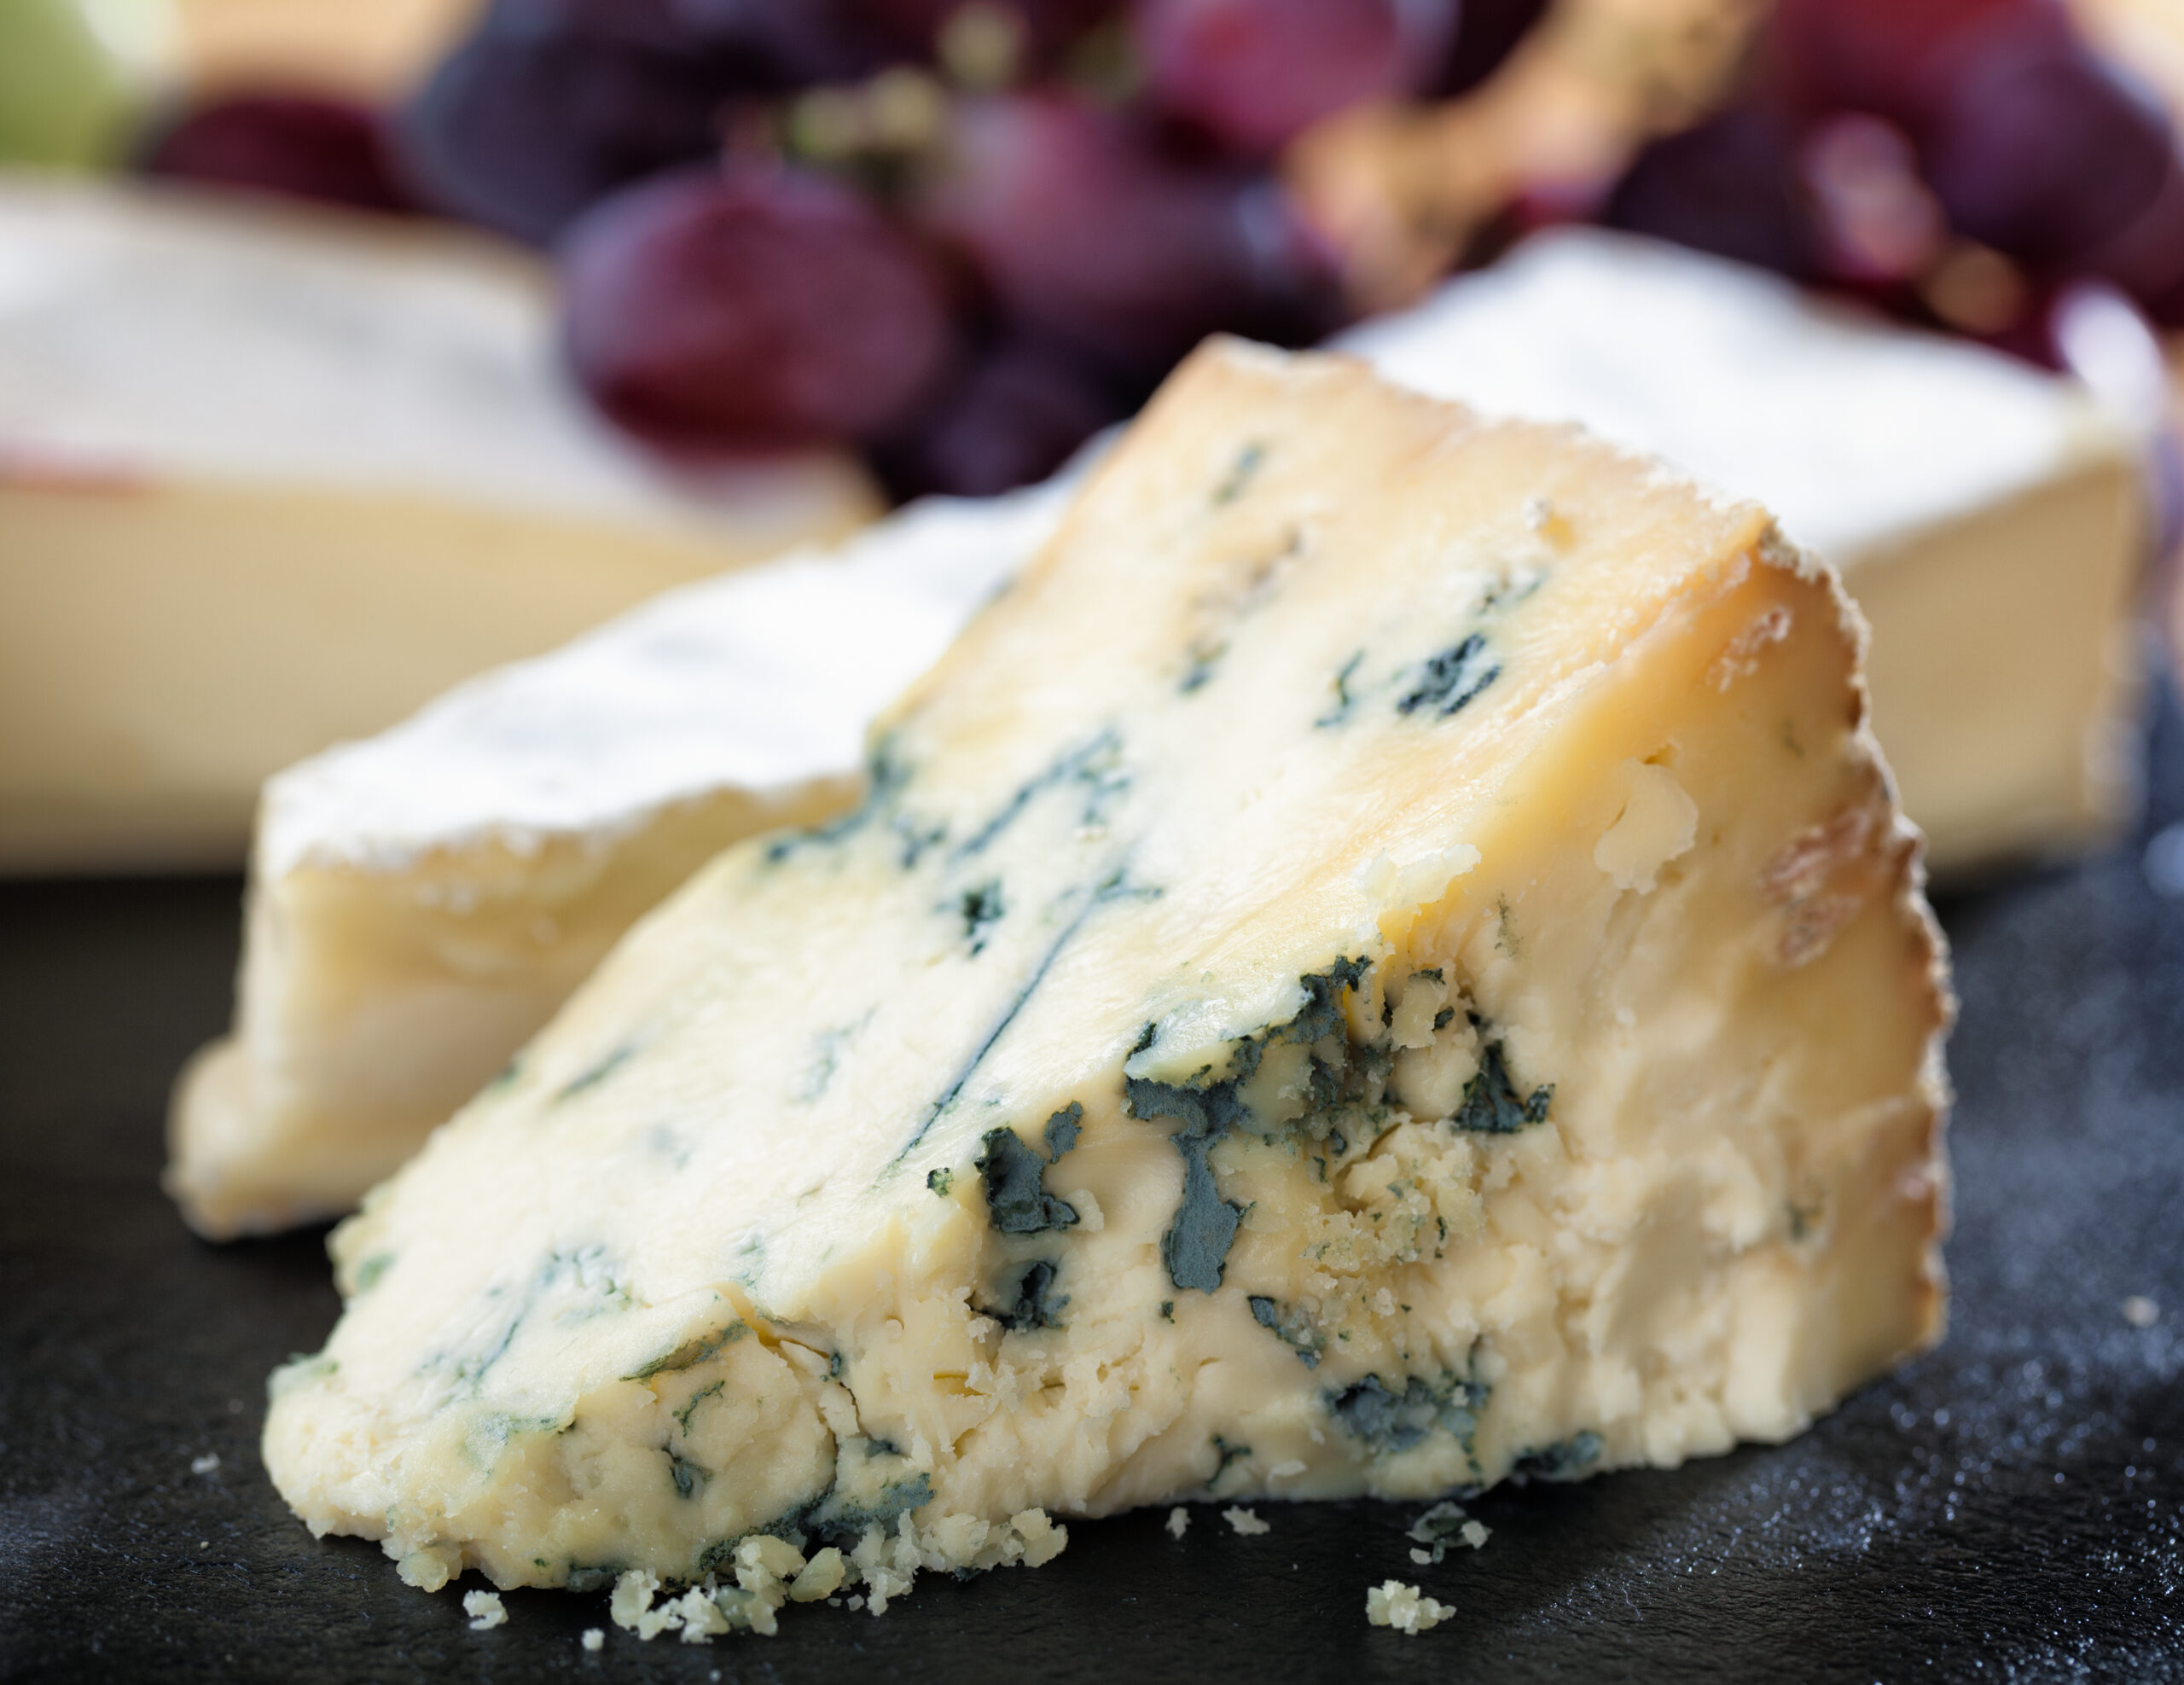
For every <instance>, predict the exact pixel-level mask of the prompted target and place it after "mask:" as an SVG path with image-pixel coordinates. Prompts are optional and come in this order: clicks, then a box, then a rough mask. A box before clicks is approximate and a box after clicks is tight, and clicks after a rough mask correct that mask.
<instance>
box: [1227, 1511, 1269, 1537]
mask: <svg viewBox="0 0 2184 1685" xmlns="http://www.w3.org/2000/svg"><path fill="white" fill-rule="evenodd" d="M1221 1519H1223V1520H1224V1521H1226V1522H1227V1523H1228V1524H1229V1525H1230V1526H1232V1527H1234V1529H1235V1530H1236V1531H1238V1532H1240V1533H1241V1534H1242V1535H1243V1536H1244V1537H1246V1538H1247V1539H1250V1538H1257V1537H1258V1536H1259V1535H1260V1534H1261V1533H1270V1532H1272V1531H1274V1527H1273V1525H1272V1524H1271V1523H1269V1522H1265V1521H1262V1520H1260V1519H1259V1518H1258V1512H1257V1511H1256V1510H1250V1509H1242V1508H1234V1509H1224V1510H1223V1511H1222V1512H1221Z"/></svg>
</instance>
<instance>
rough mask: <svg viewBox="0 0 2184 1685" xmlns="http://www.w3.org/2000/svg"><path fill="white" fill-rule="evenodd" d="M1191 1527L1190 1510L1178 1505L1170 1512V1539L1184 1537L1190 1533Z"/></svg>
mask: <svg viewBox="0 0 2184 1685" xmlns="http://www.w3.org/2000/svg"><path fill="white" fill-rule="evenodd" d="M1190 1525H1191V1513H1190V1511H1188V1509H1185V1508H1183V1507H1182V1505H1181V1504H1177V1505H1176V1507H1175V1508H1173V1509H1171V1510H1170V1511H1169V1512H1168V1537H1170V1538H1171V1539H1179V1538H1181V1537H1182V1536H1183V1535H1184V1534H1185V1533H1187V1532H1188V1531H1190Z"/></svg>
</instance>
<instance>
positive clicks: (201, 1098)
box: [167, 488, 1062, 1237]
mask: <svg viewBox="0 0 2184 1685" xmlns="http://www.w3.org/2000/svg"><path fill="white" fill-rule="evenodd" d="M1061 501H1062V493H1061V491H1060V489H1059V488H1051V489H1049V488H1042V489H1038V490H1034V491H1025V492H1019V493H1016V494H1014V496H1012V497H1007V498H1001V499H996V500H992V501H990V502H987V503H973V502H966V501H950V500H946V499H935V500H932V501H930V502H928V503H924V504H921V505H920V506H918V507H916V508H912V509H910V510H908V511H906V512H905V513H903V514H900V515H897V516H896V517H895V518H893V519H892V520H888V521H886V522H884V523H882V524H881V525H880V526H875V527H874V528H873V529H871V530H870V531H869V532H866V533H864V534H862V535H860V536H859V537H855V538H852V539H851V540H849V541H847V542H846V543H845V544H844V545H843V546H841V547H840V549H838V550H835V551H832V552H808V553H804V554H800V555H797V556H795V557H794V558H793V559H789V560H785V561H781V562H778V563H775V564H773V565H770V566H768V567H758V568H752V569H750V570H748V571H746V572H741V573H737V574H733V575H730V576H729V577H728V578H722V579H717V580H709V581H706V582H705V583H703V584H695V585H688V586H684V587H683V588H682V589H680V590H673V591H670V592H667V593H666V594H665V595H664V596H661V597H659V599H658V600H657V601H653V602H651V603H648V604H647V605H646V606H644V607H642V608H639V609H636V610H633V611H631V612H630V613H628V614H627V615H625V616H624V617H623V618H622V619H619V620H618V621H616V622H615V623H614V624H613V625H611V626H608V627H606V628H603V629H601V630H598V631H596V632H594V633H592V634H590V636H585V637H583V638H580V639H578V641H577V642H574V643H572V644H571V645H570V646H569V647H568V648H566V649H563V650H561V651H559V652H557V653H556V654H552V655H549V656H542V657H540V658H538V659H535V660H532V661H528V662H522V663H519V664H517V665H513V666H510V667H508V668H505V669H503V670H502V671H497V672H495V673H491V674H489V675H486V676H485V677H480V678H477V679H473V680H472V681H470V682H469V683H467V684H465V685H462V686H461V687H459V688H458V689H456V690H455V691H453V692H452V693H450V694H449V695H447V696H446V697H444V698H443V699H442V700H439V701H438V702H436V703H434V704H433V706H431V707H428V708H427V709H426V710H424V711H423V712H421V713H420V714H418V715H417V716H416V717H415V718H414V719H411V720H410V721H408V722H407V723H404V724H403V725H401V726H399V727H398V728H397V729H394V730H392V731H390V732H387V733H386V734H384V735H380V736H378V737H375V738H371V739H369V740H367V741H363V742H360V743H353V744H349V745H346V746H344V747H340V748H338V749H334V750H332V751H330V752H328V753H326V754H324V755H321V756H318V757H316V758H312V759H311V760H308V761H305V762H304V763H303V764H301V765H299V766H297V767H294V768H292V769H290V770H288V771H287V772H284V773H282V774H281V775H280V776H277V777H276V778H274V779H273V780H272V781H270V783H269V784H268V785H267V786H266V788H265V799H264V806H263V809H262V811H261V813H260V818H259V829H258V848H257V851H256V852H255V855H254V857H253V877H252V882H251V891H250V898H249V915H248V926H247V944H246V945H247V956H248V957H247V962H246V963H245V965H244V967H243V973H242V982H241V1009H240V1011H239V1012H238V1014H237V1030H236V1033H235V1036H234V1037H229V1038H224V1039H223V1040H222V1041H220V1042H218V1043H215V1044H214V1045H213V1046H212V1047H211V1048H209V1049H206V1051H205V1052H204V1053H203V1054H202V1055H200V1056H199V1058H198V1059H197V1060H195V1062H194V1063H193V1064H192V1066H190V1068H189V1071H188V1072H185V1074H184V1076H183V1080H182V1082H181V1084H179V1087H178V1090H177V1105H176V1110H175V1118H174V1124H173V1130H172V1135H173V1149H174V1150H173V1162H172V1165H171V1168H170V1169H169V1171H168V1174H167V1186H168V1188H169V1191H170V1192H171V1193H172V1194H175V1196H176V1197H177V1199H178V1200H181V1201H182V1204H183V1211H184V1212H185V1213H186V1214H187V1215H188V1217H189V1220H190V1222H191V1223H192V1224H193V1225H195V1227H196V1228H197V1229H199V1230H200V1232H202V1233H204V1234H207V1235H214V1236H219V1237H226V1236H230V1235H236V1234H241V1233H247V1232H253V1231H262V1230H264V1229H277V1228H282V1227H285V1226H288V1224H291V1223H301V1222H307V1221H309V1220H311V1219H312V1218H314V1217H324V1216H328V1215H330V1214H333V1213H337V1212H340V1211H346V1210H348V1209H349V1208H351V1206H354V1205H355V1204H356V1202H357V1199H358V1197H359V1196H360V1195H362V1194H363V1191H364V1190H365V1189H366V1188H369V1187H370V1186H371V1185H372V1184H373V1183H374V1182H378V1181H379V1180H380V1179H381V1178H382V1177H386V1176H387V1175H388V1174H390V1173H391V1172H392V1171H394V1170H395V1169H396V1168H397V1167H398V1165H400V1164H401V1163H402V1162H403V1161H404V1159H407V1158H408V1157H409V1156H410V1154H411V1153H414V1152H415V1151H416V1149H417V1148H418V1147H419V1146H420V1145H421V1144H422V1142H423V1141H424V1138H425V1136H426V1135H427V1133H428V1132H429V1131H430V1130H432V1129H433V1127H434V1126H435V1125H437V1124H439V1123H441V1122H443V1121H444V1120H445V1118H447V1116H448V1114H449V1113H451V1112H453V1111H454V1110H455V1109H456V1107H458V1106H460V1105H461V1104H462V1102H463V1101H465V1100H467V1099H468V1098H469V1097H470V1096H471V1095H473V1094H475V1093H476V1092H477V1091H478V1089H479V1088H480V1087H481V1086H482V1085H483V1084H485V1082H486V1081H487V1080H488V1079H490V1078H491V1077H492V1075H493V1073H494V1072H497V1071H498V1070H499V1069H500V1068H501V1067H502V1066H503V1065H505V1064H506V1063H507V1062H508V1057H509V1055H512V1054H513V1053H514V1051H515V1049H517V1048H518V1047H520V1046H521V1045H522V1043H524V1042H525V1041H526V1040H527V1039H528V1038H529V1037H531V1034H532V1032H533V1031H536V1030H537V1028H538V1027H539V1026H541V1025H543V1023H545V1022H546V1020H548V1019H549V1018H550V1017H551V1016H552V1015H553V1014H554V1011H555V1008H557V1007H559V1006H560V1005H561V1002H563V1001H564V1000H565V999H566V998H567V996H568V995H569V993H570V991H572V990H573V989H574V988H575V987H576V986H577V985H578V983H580V982H582V981H583V980H584V977H585V976H586V975H587V974H588V973H590V970H591V969H592V967H594V966H595V965H596V964H597V963H598V962H599V960H600V958H601V956H602V955H604V954H605V953H606V952H607V950H608V949H609V948H610V947H612V946H613V944H614V943H615V941H616V940H617V939H619V938H620V936H621V935H622V933H624V931H625V930H627V929H628V928H629V927H630V925H631V924H632V923H634V922H635V921H636V919H637V918H638V917H639V916H641V915H642V914H644V913H645V912H647V911H648V910H649V909H651V908H652V907H653V904H656V903H657V902H659V900H661V899H662V898H665V896H666V895H667V894H668V893H669V892H671V891H672V890H674V889H675V888H676V887H677V886H679V885H680V884H681V883H682V882H683V880H684V879H685V878H687V877H688V876H689V874H691V873H692V872H693V871H694V870H695V869H697V867H698V866H699V865H700V863H702V862H704V861H705V860H706V858H708V857H710V856H712V854H714V853H716V852H717V851H719V850H720V849H722V848H724V847H726V846H727V845H729V843H731V842H734V841H735V840H737V839H738V838H741V837H745V836H748V835H749V834H752V832H753V831H758V830H764V829H768V828H772V827H775V826H779V825H788V824H806V823H812V822H817V821H819V820H822V819H825V818H828V817H829V816H833V815H834V814H836V813H839V812H840V811H843V810H844V809H845V808H847V807H849V806H850V805H851V804H852V803H853V802H854V801H855V800H856V799H857V793H858V789H859V787H860V784H861V779H860V777H859V775H858V769H859V767H860V764H861V761H862V758H863V742H864V735H865V730H866V728H867V727H868V725H869V724H870V723H871V719H872V717H873V715H874V713H875V712H878V711H879V709H880V707H881V706H884V705H885V704H886V702H887V701H888V700H891V699H892V698H893V697H894V696H895V694H897V692H899V691H900V690H901V689H903V687H904V686H905V685H907V684H909V683H910V681H911V680H912V679H914V678H915V677H917V676H918V674H919V673H920V672H921V671H923V670H924V669H925V668H926V666H928V665H931V663H932V660H933V659H934V658H935V657H936V656H938V654H939V653H940V651H941V650H942V649H944V648H945V647H946V646H947V643H948V642H949V640H950V638H952V637H953V636H955V634H956V630H958V629H959V627H960V626H961V623H962V620H963V617H964V615H965V613H967V609H968V606H969V605H971V604H973V603H975V602H977V601H979V599H980V598H982V597H983V596H986V595H988V594H990V592H991V591H992V590H995V589H996V586H997V584H998V582H1000V581H1001V580H1002V579H1004V578H1007V576H1008V573H1009V572H1012V571H1013V570H1014V568H1015V567H1017V566H1018V565H1019V563H1020V562H1021V561H1022V560H1023V559H1024V557H1025V555H1029V554H1030V553H1031V551H1032V550H1034V549H1037V546H1038V544H1039V543H1040V542H1041V541H1042V540H1043V538H1044V537H1046V535H1047V534H1048V532H1051V531H1052V529H1053V526H1054V520H1055V514H1056V512H1057V510H1058V508H1059V506H1060V503H1061Z"/></svg>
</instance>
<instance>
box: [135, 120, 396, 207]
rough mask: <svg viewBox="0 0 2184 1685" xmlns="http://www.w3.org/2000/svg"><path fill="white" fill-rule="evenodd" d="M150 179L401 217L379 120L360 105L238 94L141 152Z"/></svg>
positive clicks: (181, 124) (175, 127) (171, 130)
mask: <svg viewBox="0 0 2184 1685" xmlns="http://www.w3.org/2000/svg"><path fill="white" fill-rule="evenodd" d="M142 168H143V169H144V170H145V171H146V172H147V173H148V174H151V175H154V176H171V177H179V178H182V179H184V180H189V181H196V182H211V183H218V184H219V185H221V186H223V187H239V188H248V189H253V190H255V191H258V192H261V193H274V194H280V195H284V196H286V197H289V198H295V199H315V200H322V201H324V202H326V203H328V204H334V205H348V206H356V207H358V208H360V209H363V210H367V211H406V210H409V209H410V208H412V206H411V202H410V197H409V195H407V194H405V193H404V191H403V189H402V186H401V184H400V183H399V182H398V180H397V179H396V177H395V173H394V171H393V169H392V165H391V162H390V160H389V159H388V156H387V148H386V136H385V135H384V133H382V131H381V130H380V123H379V119H378V118H377V116H376V115H375V114H374V113H371V112H369V111H368V110H366V109H364V108H363V107H362V106H357V105H351V104H349V103H348V102H346V101H342V100H334V99H321V98H316V97H312V96H305V95H298V94H237V95H232V96H229V97H228V98H226V99H223V100H217V101H215V102H212V104H209V105H204V106H200V107H198V108H197V109H196V110H195V111H192V112H189V113H187V114H186V115H184V116H183V118H182V119H180V120H179V121H178V122H177V123H175V124H174V125H172V126H171V128H169V129H167V130H166V131H165V132H163V133H161V134H160V135H159V136H158V137H157V138H155V139H154V141H153V142H152V144H151V146H150V147H149V148H148V150H147V151H146V153H145V154H144V157H143V160H142Z"/></svg>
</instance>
